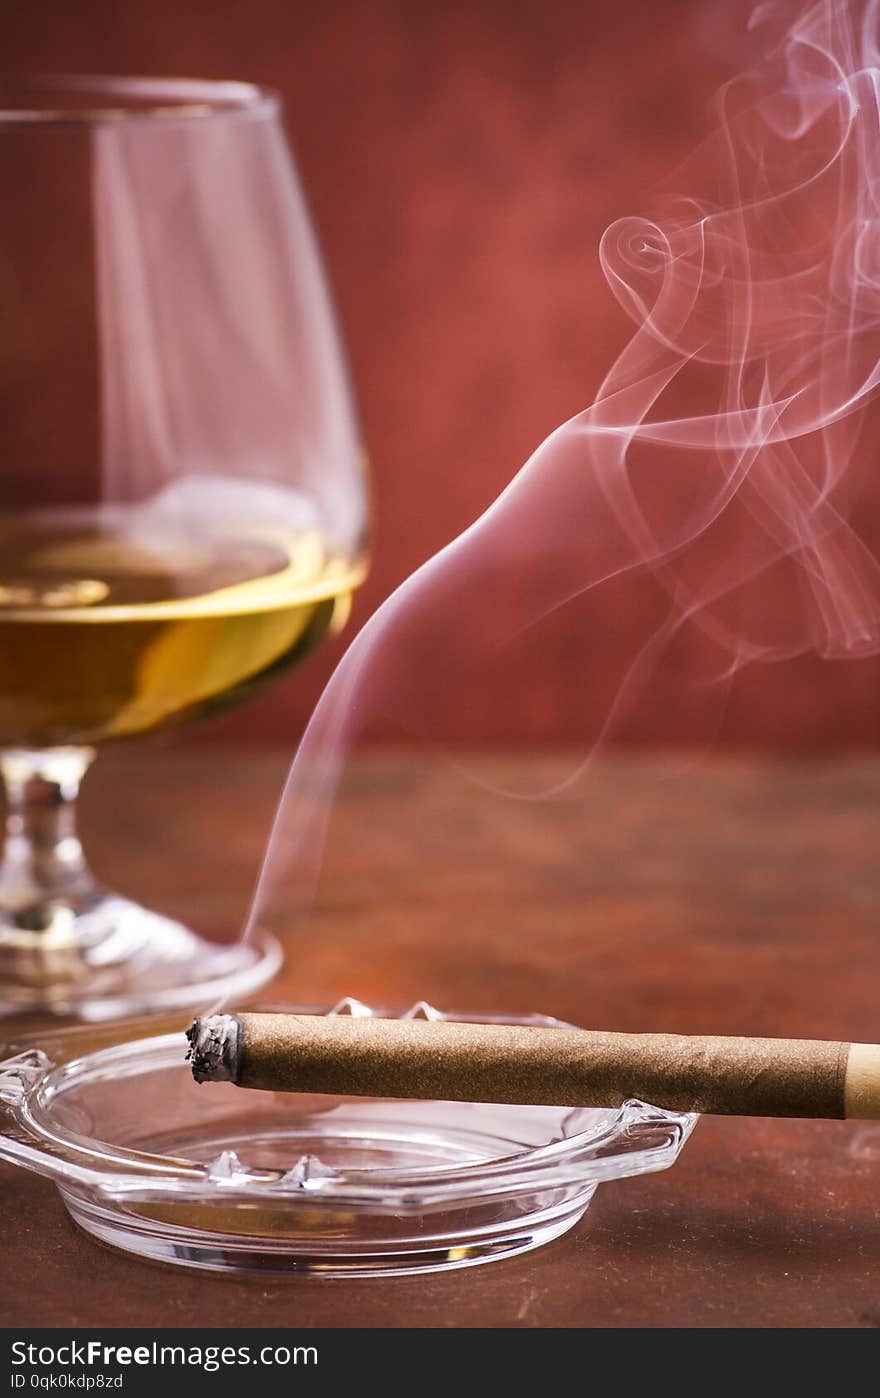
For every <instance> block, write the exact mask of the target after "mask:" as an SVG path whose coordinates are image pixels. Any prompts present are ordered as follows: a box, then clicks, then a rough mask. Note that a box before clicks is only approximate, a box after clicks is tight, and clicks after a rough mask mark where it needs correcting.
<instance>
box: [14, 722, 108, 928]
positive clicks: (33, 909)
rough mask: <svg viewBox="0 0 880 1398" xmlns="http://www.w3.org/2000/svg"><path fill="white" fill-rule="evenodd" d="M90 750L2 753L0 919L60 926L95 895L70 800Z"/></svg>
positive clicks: (19, 924)
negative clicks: (63, 912) (64, 912)
mask: <svg viewBox="0 0 880 1398" xmlns="http://www.w3.org/2000/svg"><path fill="white" fill-rule="evenodd" d="M94 755H95V754H94V752H93V751H92V749H91V748H50V749H47V750H46V751H44V752H34V751H29V750H26V749H23V748H17V749H11V750H7V751H5V752H2V753H0V773H2V777H3V782H4V785H5V787H6V800H7V816H6V843H5V846H4V849H3V858H2V861H0V920H3V921H6V922H7V923H8V922H10V921H11V922H13V923H14V925H15V926H16V927H19V928H21V929H22V930H23V931H32V932H42V931H47V930H49V929H50V928H54V927H57V925H58V917H57V914H58V911H59V909H60V908H65V909H69V910H70V913H71V914H72V915H75V914H76V913H77V912H79V911H81V910H82V909H83V908H84V907H86V906H87V905H88V904H89V903H90V902H91V901H93V899H94V897H95V893H96V890H95V885H94V883H93V881H92V876H91V874H90V872H89V869H88V866H87V864H86V861H85V857H84V855H83V851H82V845H81V844H80V842H79V839H78V837H77V833H76V798H77V796H78V794H79V788H80V783H81V782H82V779H83V777H84V775H85V773H86V770H87V768H88V766H89V764H90V762H91V761H92V759H93V758H94Z"/></svg>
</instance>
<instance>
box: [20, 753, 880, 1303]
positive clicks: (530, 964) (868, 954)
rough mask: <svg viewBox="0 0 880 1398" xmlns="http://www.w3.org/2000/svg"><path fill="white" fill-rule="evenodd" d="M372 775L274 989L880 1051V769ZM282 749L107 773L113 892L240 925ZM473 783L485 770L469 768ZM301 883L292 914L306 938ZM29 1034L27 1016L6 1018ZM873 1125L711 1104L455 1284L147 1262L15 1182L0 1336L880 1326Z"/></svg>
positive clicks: (856, 765) (879, 1137) (675, 766)
mask: <svg viewBox="0 0 880 1398" xmlns="http://www.w3.org/2000/svg"><path fill="white" fill-rule="evenodd" d="M465 765H466V767H467V772H468V777H467V779H466V778H465V777H464V776H462V775H461V773H460V772H459V771H458V770H457V768H456V767H455V766H450V765H448V764H446V763H443V762H439V761H430V762H429V761H426V760H424V759H420V758H419V759H417V758H413V757H408V756H405V755H397V756H391V757H382V756H377V757H370V758H369V759H366V760H361V761H359V762H358V763H356V764H353V765H352V767H351V769H350V771H349V775H348V778H347V780H346V782H345V784H344V787H343V790H342V793H341V797H340V800H339V803H338V805H337V808H336V812H335V816H334V819H333V824H332V828H331V832H330V836H331V837H330V845H329V855H328V861H327V865H326V868H325V874H324V877H323V879H322V883H321V887H320V889H319V893H318V898H317V903H316V907H315V911H314V914H313V916H312V918H311V920H310V921H309V923H308V925H307V926H305V927H298V928H297V929H295V937H291V940H290V943H289V955H288V961H287V967H286V970H285V973H284V975H283V977H282V979H281V980H280V981H279V982H278V983H276V985H275V986H273V987H272V988H271V989H270V990H269V991H267V992H266V995H265V996H264V998H266V999H272V1000H279V999H286V1000H297V1001H300V1002H317V1003H322V1002H327V1003H329V1002H332V1001H334V1000H335V999H337V998H338V997H339V996H340V995H342V994H345V993H351V994H353V995H356V996H359V997H360V998H361V999H364V1000H367V1001H370V1000H372V1001H374V1002H384V1003H386V1004H400V1005H403V1004H406V1003H409V1002H410V1001H412V1000H414V999H417V998H422V997H424V998H427V999H429V1000H431V1001H433V1002H434V1003H435V1004H438V1005H441V1006H454V1007H457V1008H469V1009H474V1010H479V1011H487V1012H490V1011H500V1010H511V1011H517V1010H520V1011H525V1010H529V1009H537V1010H542V1011H545V1012H549V1013H553V1014H556V1015H558V1016H560V1017H561V1018H564V1019H568V1020H572V1021H574V1022H576V1023H582V1024H589V1025H593V1026H595V1027H601V1028H620V1029H629V1030H638V1029H673V1030H681V1031H685V1032H694V1033H700V1032H710V1031H717V1032H722V1033H724V1032H728V1033H736V1032H745V1033H767V1034H775V1033H779V1034H796V1035H805V1036H811V1035H816V1036H828V1037H838V1038H855V1039H859V1038H863V1039H871V1040H873V1039H876V1038H877V1037H878V1035H880V1015H878V994H877V984H878V969H880V859H878V844H880V765H878V764H877V763H875V762H869V761H865V762H857V761H847V762H836V763H829V764H806V763H805V764H802V765H798V764H785V765H772V764H769V763H767V764H762V763H756V762H745V761H734V760H726V761H716V762H712V763H708V764H707V763H697V764H693V765H689V764H686V763H684V762H681V761H678V762H676V761H672V760H670V761H659V760H654V761H645V760H635V759H632V758H617V759H608V760H605V761H602V762H599V763H596V764H595V765H594V766H593V767H592V768H591V769H590V770H589V772H588V773H587V774H586V775H585V776H584V777H583V779H581V780H578V781H575V782H573V783H572V784H570V785H568V786H565V787H564V788H563V789H562V790H561V791H560V792H559V793H558V794H557V796H556V797H555V798H553V799H551V800H547V801H539V800H533V799H529V800H510V799H508V798H507V797H502V796H501V795H500V794H498V791H497V790H496V791H493V790H492V788H493V787H494V788H505V789H506V788H514V789H516V790H518V791H520V792H528V793H531V794H532V795H534V794H535V793H536V792H537V791H538V790H539V789H541V788H542V787H546V786H551V785H553V784H558V783H559V781H560V779H561V778H564V777H565V776H567V775H568V774H569V773H570V771H571V768H572V762H571V761H570V760H568V759H566V758H563V757H560V758H553V759H550V758H542V759H531V760H530V759H527V758H526V759H524V758H517V759H509V760H507V759H504V758H498V759H491V760H489V759H467V762H466V764H465ZM285 766H286V754H283V753H277V754H275V753H269V754H266V753H248V752H241V751H239V752H236V753H234V754H233V753H230V752H227V751H218V750H216V749H207V748H202V749H201V750H187V749H185V748H183V749H175V748H171V749H168V748H161V747H159V748H155V749H153V750H149V749H147V748H141V749H140V750H138V749H137V748H135V749H134V750H132V751H129V752H122V751H120V752H115V753H112V754H109V755H107V756H106V757H104V758H102V760H101V761H100V762H99V763H98V764H97V766H96V768H95V771H94V773H93V774H92V775H91V776H90V777H89V780H88V783H87V786H86V791H85V796H84V809H83V819H82V825H83V830H84V835H85V837H86V838H87V841H88V845H89V848H90V852H91V854H92V857H93V862H94V865H95V867H96V870H97V871H98V873H99V874H100V875H101V876H102V877H103V878H104V879H105V880H112V881H113V882H114V883H115V884H116V885H117V886H119V887H122V888H124V889H125V890H126V891H127V892H129V893H133V894H135V895H138V896H141V897H142V898H144V899H147V900H149V901H150V902H151V903H152V904H153V905H154V906H157V907H161V908H162V909H163V910H164V911H166V912H169V913H172V914H174V915H177V916H181V917H184V918H187V919H189V920H190V921H191V922H192V923H193V924H195V925H198V926H199V927H200V928H202V929H214V930H215V931H216V933H217V934H218V935H232V934H234V932H235V929H236V927H237V925H238V923H239V921H240V919H241V916H242V913H243V910H244V907H245V905H246V902H247V897H248V893H249V891H250V888H251V884H252V881H253V878H254V875H255V873H256V868H257V864H258V860H259V856H260V851H261V848H262V845H263V842H264V840H265V837H266V833H267V829H268V823H269V820H270V817H271V813H272V809H273V806H274V802H275V800H276V798H277V795H278V791H279V788H280V782H281V777H282V775H283V772H284V770H285ZM474 776H475V777H476V778H477V783H476V784H474V783H473V782H472V781H470V779H469V778H470V777H474ZM284 897H285V895H284V892H283V890H282V892H281V893H280V895H279V897H278V899H277V909H278V911H277V913H276V922H275V926H276V927H277V926H279V925H281V924H283V923H284V921H285V918H284ZM4 1032H5V1031H4ZM878 1197H880V1124H878V1127H877V1128H876V1129H874V1128H871V1127H865V1126H860V1125H859V1124H846V1123H810V1122H760V1121H748V1120H741V1119H730V1120H721V1119H716V1120H710V1119H706V1120H704V1121H702V1122H701V1123H700V1124H699V1125H698V1127H697V1130H696V1132H695V1133H694V1135H693V1136H692V1138H691V1140H690V1142H689V1144H688V1145H687V1147H686V1148H685V1150H684V1152H683V1154H682V1156H681V1159H680V1160H679V1162H678V1163H677V1164H676V1165H675V1167H674V1168H673V1169H671V1170H669V1171H667V1172H664V1173H661V1174H657V1175H653V1176H648V1177H645V1178H641V1179H635V1180H629V1181H623V1182H617V1183H611V1184H606V1185H603V1186H602V1187H601V1188H600V1190H599V1191H598V1193H597V1195H596V1198H595V1200H594V1202H593V1204H592V1205H591V1207H590V1209H589V1210H588V1212H587V1214H586V1216H585V1217H584V1219H583V1220H582V1221H581V1223H580V1224H579V1225H578V1226H577V1227H576V1228H575V1229H574V1230H573V1231H572V1232H571V1233H570V1234H568V1235H567V1236H566V1237H564V1238H562V1239H561V1240H559V1241H557V1242H555V1243H553V1244H551V1245H549V1246H548V1247H545V1248H543V1249H539V1250H538V1251H536V1252H533V1253H531V1254H528V1255H525V1256H523V1257H521V1258H518V1259H511V1260H507V1261H502V1262H497V1263H492V1264H489V1265H487V1266H482V1267H477V1268H474V1269H471V1270H465V1271H456V1272H450V1273H447V1274H445V1275H436V1276H418V1277H410V1278H401V1279H390V1280H383V1281H376V1280H364V1279H362V1280H357V1281H355V1280H352V1281H326V1280H312V1279H295V1280H291V1281H289V1282H284V1283H274V1282H272V1283H269V1284H267V1283H266V1281H265V1280H261V1279H258V1280H243V1281H238V1280H231V1279H228V1278H225V1277H221V1276H216V1277H215V1276H212V1275H210V1274H207V1273H202V1274H200V1276H199V1279H198V1285H197V1286H196V1285H194V1284H193V1275H192V1273H189V1272H187V1271H186V1270H183V1269H176V1268H172V1267H160V1266H158V1265H154V1264H148V1263H140V1262H138V1261H136V1260H134V1259H132V1258H130V1257H127V1256H125V1255H122V1254H119V1253H115V1252H113V1251H111V1250H109V1249H105V1248H103V1247H101V1246H99V1245H97V1244H95V1243H94V1242H92V1241H91V1240H90V1239H88V1238H87V1237H85V1236H83V1235H82V1234H80V1233H79V1232H78V1231H77V1229H76V1228H75V1227H74V1225H73V1224H72V1223H71V1222H70V1221H69V1219H68V1217H67V1215H66V1213H65V1211H64V1209H63V1207H62V1205H61V1203H60V1200H59V1198H58V1195H57V1194H56V1192H55V1189H54V1187H53V1186H52V1185H51V1184H48V1183H46V1182H45V1181H43V1180H41V1179H38V1178H36V1177H35V1176H33V1175H29V1174H26V1173H25V1172H24V1171H21V1170H17V1169H14V1168H12V1167H9V1166H2V1167H0V1235H2V1238H3V1267H2V1272H0V1321H2V1322H3V1323H5V1324H7V1325H16V1324H20V1325H36V1324H42V1325H62V1326H96V1325H119V1326H121V1325H143V1326H158V1325H166V1326H189V1325H199V1324H205V1323H207V1324H211V1325H214V1326H224V1327H230V1326H236V1325H241V1326H272V1325H294V1326H341V1325H347V1324H356V1325H366V1326H384V1325H393V1326H418V1325H427V1326H438V1325H439V1326H479V1325H485V1326H811V1327H814V1326H880V1209H878Z"/></svg>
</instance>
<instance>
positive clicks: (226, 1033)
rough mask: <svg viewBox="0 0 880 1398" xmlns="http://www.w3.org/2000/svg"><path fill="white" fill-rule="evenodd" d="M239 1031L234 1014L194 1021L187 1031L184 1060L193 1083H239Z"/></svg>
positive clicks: (209, 1016) (207, 1016)
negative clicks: (187, 1063) (188, 1065)
mask: <svg viewBox="0 0 880 1398" xmlns="http://www.w3.org/2000/svg"><path fill="white" fill-rule="evenodd" d="M240 1029H241V1025H240V1023H239V1019H238V1016H237V1015H205V1017H204V1018H203V1019H194V1020H193V1022H192V1024H191V1025H190V1027H189V1029H187V1031H186V1037H187V1039H188V1040H189V1048H188V1050H187V1054H186V1057H187V1061H188V1062H190V1063H191V1064H192V1075H193V1077H194V1078H195V1080H196V1082H236V1081H237V1080H238V1066H239V1065H238V1059H239V1038H240Z"/></svg>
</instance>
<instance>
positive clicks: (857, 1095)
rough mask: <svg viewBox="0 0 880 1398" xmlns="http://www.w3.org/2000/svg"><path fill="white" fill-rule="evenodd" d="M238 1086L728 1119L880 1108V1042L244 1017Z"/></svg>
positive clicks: (877, 1111) (863, 1112)
mask: <svg viewBox="0 0 880 1398" xmlns="http://www.w3.org/2000/svg"><path fill="white" fill-rule="evenodd" d="M235 1018H236V1019H237V1020H238V1024H239V1059H238V1065H237V1074H236V1078H235V1080H236V1082H237V1083H238V1084H239V1086H241V1087H251V1088H262V1089H265V1090H268V1091H275V1092H279V1091H280V1092H313V1093H324V1094H331V1095H334V1096H335V1095H339V1096H366V1097H419V1098H425V1099H434V1100H446V1101H454V1100H457V1101H471V1102H509V1103H543V1104H546V1105H547V1106H553V1105H556V1106H573V1107H576V1106H585V1107H594V1106H595V1107H604V1106H615V1107H616V1106H619V1105H620V1103H621V1102H622V1101H625V1100H626V1099H627V1098H629V1097H640V1098H643V1099H644V1100H646V1101H649V1102H653V1103H655V1104H656V1105H658V1106H663V1107H668V1108H670V1109H673V1110H678V1111H694V1112H710V1113H716V1114H718V1113H720V1114H724V1115H735V1116H791V1117H837V1118H842V1117H845V1116H877V1115H880V1048H875V1047H874V1046H873V1045H854V1046H852V1049H853V1065H852V1071H851V1072H850V1074H849V1076H848V1071H847V1070H848V1064H849V1061H850V1049H851V1046H850V1045H849V1044H846V1043H837V1042H833V1043H829V1042H822V1041H816V1040H811V1039H740V1038H729V1037H721V1036H705V1037H685V1036H682V1035H677V1034H616V1033H601V1032H595V1031H589V1030H565V1029H539V1028H523V1027H520V1026H513V1025H494V1024H493V1025H487V1024H461V1023H455V1022H452V1021H425V1020H409V1021H406V1020H380V1019H356V1018H349V1017H344V1016H338V1017H332V1016H330V1017H328V1016H323V1015H282V1014H258V1013H254V1014H241V1015H237V1016H235Z"/></svg>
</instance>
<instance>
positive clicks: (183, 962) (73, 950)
mask: <svg viewBox="0 0 880 1398" xmlns="http://www.w3.org/2000/svg"><path fill="white" fill-rule="evenodd" d="M57 914H59V916H57V918H56V923H55V925H49V927H48V928H42V930H41V931H29V930H25V928H21V927H17V925H13V924H11V923H10V921H8V920H6V918H3V917H0V1015H10V1014H25V1012H29V1014H36V1012H43V1014H53V1015H73V1016H76V1018H78V1019H90V1021H97V1019H115V1018H119V1016H123V1015H140V1014H152V1012H155V1011H161V1009H175V1008H178V1007H179V1008H186V1007H197V1005H207V1004H210V1002H211V1001H214V1000H220V998H225V997H227V995H236V997H243V995H248V994H250V993H253V991H255V990H259V987H260V986H264V984H266V981H267V980H269V979H270V977H271V976H274V973H276V972H277V969H278V966H280V963H281V952H280V948H278V944H277V942H276V941H274V939H273V938H271V937H267V935H260V937H256V938H253V939H252V941H250V942H248V944H243V945H242V944H238V942H232V944H229V945H222V944H221V942H210V941H207V939H206V938H203V937H199V935H196V932H192V931H190V930H189V927H183V924H182V923H175V921H173V920H172V918H169V917H162V916H161V914H159V913H151V911H150V910H148V909H146V907H140V905H139V903H132V902H129V899H125V898H119V896H116V895H112V893H108V895H105V896H104V898H101V899H99V900H98V902H97V903H95V906H94V907H92V909H90V910H88V911H83V913H78V914H77V916H73V913H71V910H70V909H69V907H60V909H59V910H57Z"/></svg>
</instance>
